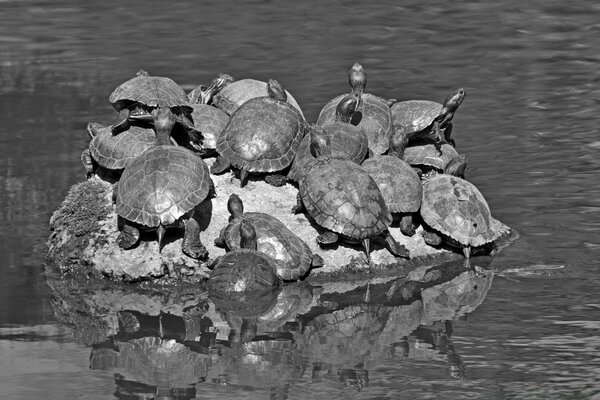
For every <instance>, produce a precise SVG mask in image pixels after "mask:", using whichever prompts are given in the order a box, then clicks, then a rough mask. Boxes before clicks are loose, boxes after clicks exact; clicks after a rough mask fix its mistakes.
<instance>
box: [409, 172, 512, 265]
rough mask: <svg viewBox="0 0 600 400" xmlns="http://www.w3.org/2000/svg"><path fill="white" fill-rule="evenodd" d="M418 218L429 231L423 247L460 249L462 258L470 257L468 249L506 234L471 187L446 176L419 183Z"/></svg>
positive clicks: (473, 187) (442, 175) (463, 181)
mask: <svg viewBox="0 0 600 400" xmlns="http://www.w3.org/2000/svg"><path fill="white" fill-rule="evenodd" d="M421 217H422V219H423V221H424V222H425V224H427V226H428V227H429V228H431V229H432V230H433V231H432V230H431V229H429V230H428V232H427V233H426V234H425V235H424V239H425V242H426V243H428V244H430V245H439V244H440V243H441V242H442V241H444V242H446V243H447V244H450V245H452V246H454V247H459V248H462V249H463V253H464V255H465V257H466V258H469V257H470V254H471V247H477V246H481V245H484V244H486V243H491V242H493V241H494V240H496V239H497V238H498V237H500V235H502V234H503V233H505V231H506V227H505V226H504V225H503V224H502V223H501V222H499V221H498V220H496V219H494V218H493V217H492V215H491V213H490V208H489V207H488V204H487V202H486V201H485V198H484V197H483V195H482V194H481V192H479V190H478V189H477V188H476V187H475V185H473V184H472V183H470V182H468V181H466V180H464V179H461V178H458V177H455V176H451V175H447V174H439V175H434V176H432V177H430V178H428V179H426V180H424V181H423V201H422V203H421ZM439 233H441V236H440V235H439Z"/></svg>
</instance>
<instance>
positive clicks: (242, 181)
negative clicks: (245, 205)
mask: <svg viewBox="0 0 600 400" xmlns="http://www.w3.org/2000/svg"><path fill="white" fill-rule="evenodd" d="M246 183H248V170H247V169H246V168H242V169H241V170H240V188H243V187H244V186H246Z"/></svg>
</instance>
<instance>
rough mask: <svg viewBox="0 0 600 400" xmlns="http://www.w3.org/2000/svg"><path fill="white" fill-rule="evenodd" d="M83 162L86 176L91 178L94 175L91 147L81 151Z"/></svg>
mask: <svg viewBox="0 0 600 400" xmlns="http://www.w3.org/2000/svg"><path fill="white" fill-rule="evenodd" d="M81 162H82V164H83V168H85V176H86V177H87V178H88V179H89V178H91V177H92V175H94V170H95V168H94V160H93V159H92V155H91V154H90V149H89V148H88V149H85V150H84V151H82V152H81Z"/></svg>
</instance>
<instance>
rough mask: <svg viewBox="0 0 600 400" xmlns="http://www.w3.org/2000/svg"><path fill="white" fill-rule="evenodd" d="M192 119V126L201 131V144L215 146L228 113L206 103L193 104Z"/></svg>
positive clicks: (207, 146)
mask: <svg viewBox="0 0 600 400" xmlns="http://www.w3.org/2000/svg"><path fill="white" fill-rule="evenodd" d="M192 107H193V109H194V111H193V112H192V119H193V120H194V128H195V129H196V130H197V131H199V132H202V136H203V138H204V139H203V141H202V145H203V146H204V147H205V148H208V149H216V148H217V138H218V137H219V136H220V135H221V133H222V132H223V130H224V129H225V126H227V123H228V122H229V115H227V114H225V113H224V112H223V111H221V110H220V109H218V108H216V107H213V106H210V105H208V104H194V105H193V106H192Z"/></svg>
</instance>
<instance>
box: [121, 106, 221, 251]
mask: <svg viewBox="0 0 600 400" xmlns="http://www.w3.org/2000/svg"><path fill="white" fill-rule="evenodd" d="M156 117H157V118H156V123H155V129H156V130H157V131H156V132H157V138H158V144H157V145H156V146H154V147H151V148H150V149H148V150H146V151H145V152H144V153H142V154H141V155H140V156H139V157H137V158H135V159H133V160H132V161H131V162H130V163H128V164H127V166H126V167H125V169H124V170H123V174H122V175H121V179H120V181H119V182H118V184H117V193H116V212H117V214H118V216H119V217H120V219H121V222H122V231H121V233H120V234H119V236H118V238H117V243H118V244H119V246H120V247H121V248H123V249H129V248H132V247H133V246H135V244H136V243H137V242H138V241H139V236H140V233H139V228H142V227H145V228H150V229H156V230H157V231H158V244H159V251H160V250H161V249H162V247H161V246H162V239H163V236H164V233H165V228H166V227H170V226H178V227H183V228H184V230H185V234H184V238H183V242H182V251H183V253H184V254H186V255H188V256H190V257H192V258H206V256H207V255H208V253H207V251H206V248H205V247H204V245H203V244H202V242H201V241H200V227H199V225H198V222H197V221H196V220H195V219H194V213H195V209H196V206H197V205H199V204H200V203H201V202H202V201H203V200H205V199H207V198H209V196H212V195H214V184H213V181H212V179H211V178H210V174H209V171H208V166H207V165H206V163H205V162H204V161H203V160H202V159H201V158H200V157H198V156H197V155H196V154H194V153H193V152H192V151H191V150H188V149H186V148H183V147H179V146H172V145H169V144H167V143H168V142H169V132H170V130H171V129H172V127H173V125H174V123H175V121H174V118H173V113H171V112H170V111H168V110H166V109H159V112H158V113H157V116H156Z"/></svg>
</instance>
